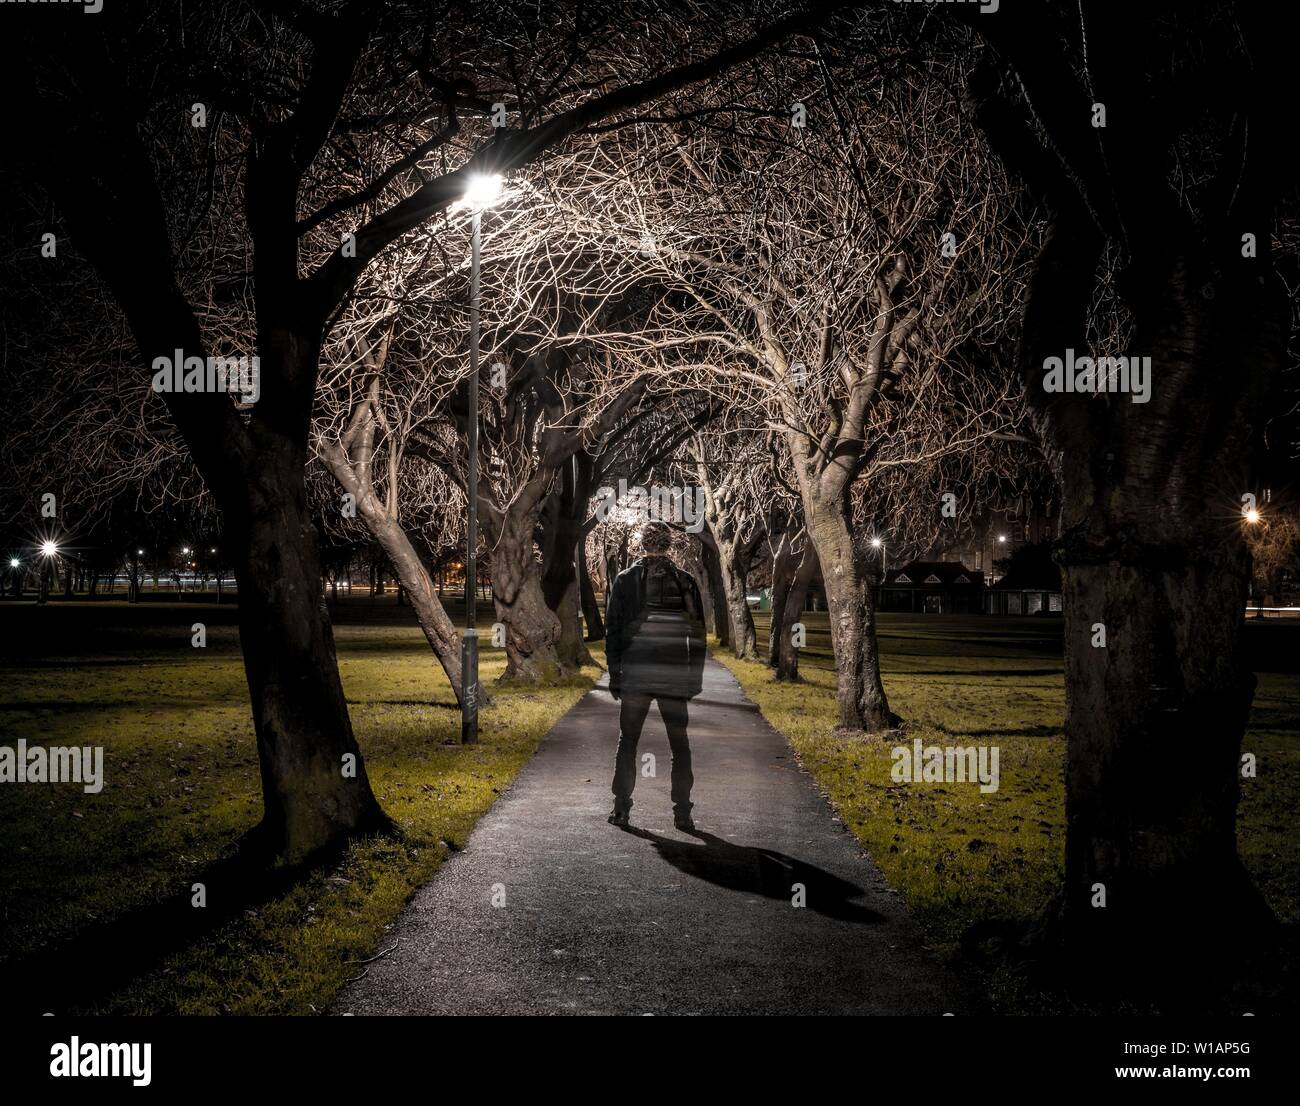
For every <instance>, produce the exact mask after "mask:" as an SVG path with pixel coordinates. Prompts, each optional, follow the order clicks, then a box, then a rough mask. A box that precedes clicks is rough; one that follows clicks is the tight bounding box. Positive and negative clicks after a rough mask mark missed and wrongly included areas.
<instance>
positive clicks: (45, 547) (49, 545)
mask: <svg viewBox="0 0 1300 1106" xmlns="http://www.w3.org/2000/svg"><path fill="white" fill-rule="evenodd" d="M58 551H59V547H58V546H57V545H55V544H54V542H52V541H47V542H42V543H41V552H42V553H44V554H45V556H47V557H53V556H54V554H55V553H57V552H58Z"/></svg>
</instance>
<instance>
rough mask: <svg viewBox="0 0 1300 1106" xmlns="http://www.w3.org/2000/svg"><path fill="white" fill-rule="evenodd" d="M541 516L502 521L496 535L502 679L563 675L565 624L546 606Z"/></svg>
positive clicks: (500, 518)
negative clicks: (539, 548) (539, 551)
mask: <svg viewBox="0 0 1300 1106" xmlns="http://www.w3.org/2000/svg"><path fill="white" fill-rule="evenodd" d="M535 526H536V517H535V513H533V512H529V513H526V514H525V515H523V516H520V515H517V514H515V513H514V512H508V513H506V514H505V515H499V516H498V521H497V526H496V527H494V530H495V532H494V533H493V534H492V543H493V548H492V601H493V603H494V605H495V607H496V613H497V618H498V620H499V621H501V622H502V623H504V624H505V628H506V670H505V672H504V673H503V675H502V679H519V680H549V679H553V678H555V677H556V676H557V675H560V674H562V672H563V665H562V664H561V662H560V655H559V652H558V648H557V646H558V643H559V640H560V620H559V618H557V617H556V615H555V612H554V611H552V610H551V609H550V608H549V607H548V606H547V605H546V596H545V595H544V594H543V592H542V581H541V571H540V568H539V566H538V564H537V557H536V555H535V553H534V544H533V531H534V529H535Z"/></svg>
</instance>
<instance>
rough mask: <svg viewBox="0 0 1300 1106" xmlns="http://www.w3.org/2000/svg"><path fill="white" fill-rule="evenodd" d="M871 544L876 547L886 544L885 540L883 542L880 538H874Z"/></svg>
mask: <svg viewBox="0 0 1300 1106" xmlns="http://www.w3.org/2000/svg"><path fill="white" fill-rule="evenodd" d="M871 544H872V546H873V547H874V548H876V549H879V548H880V547H881V546H882V545H883V544H884V542H882V541H881V540H880V539H879V538H872V539H871Z"/></svg>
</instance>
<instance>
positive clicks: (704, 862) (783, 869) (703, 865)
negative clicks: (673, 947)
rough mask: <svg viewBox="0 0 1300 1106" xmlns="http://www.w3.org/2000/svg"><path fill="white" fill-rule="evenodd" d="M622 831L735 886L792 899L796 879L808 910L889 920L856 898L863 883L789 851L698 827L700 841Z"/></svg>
mask: <svg viewBox="0 0 1300 1106" xmlns="http://www.w3.org/2000/svg"><path fill="white" fill-rule="evenodd" d="M623 832H624V833H630V834H632V835H633V836H635V837H640V838H642V839H644V840H646V841H649V842H650V843H651V844H653V845H654V847H655V849H656V851H658V853H659V855H660V856H662V857H663V858H664V859H665V860H666V861H668V863H669V864H671V865H672V866H673V867H674V868H676V869H677V870H678V871H680V872H685V873H686V874H687V875H689V876H694V877H695V878H696V879H702V880H706V881H707V882H709V883H715V884H717V885H718V886H719V887H725V888H727V889H728V890H730V891H742V892H745V893H747V894H758V895H763V896H764V897H766V898H769V899H784V900H785V901H786V902H790V901H791V899H792V898H793V896H794V893H795V892H794V885H795V884H796V883H801V884H803V886H804V892H805V898H804V901H805V902H806V904H807V907H808V909H809V910H815V911H816V912H817V913H818V914H824V915H826V916H827V917H830V918H837V919H839V920H841V921H846V922H858V923H862V924H873V923H876V922H882V921H884V918H883V917H882V916H881V915H879V914H877V913H876V912H875V911H874V910H870V909H868V908H867V907H865V906H862V905H861V904H860V903H856V902H853V901H851V900H853V899H857V898H860V897H861V896H862V895H863V894H865V892H864V891H863V890H862V888H861V887H858V886H857V885H856V884H853V883H850V882H849V881H848V880H844V879H840V877H839V876H836V875H832V874H831V873H830V872H827V871H825V870H824V869H822V868H818V867H816V866H815V865H812V864H807V863H805V862H804V861H802V860H796V859H795V858H794V857H792V856H786V855H785V853H779V852H776V851H775V850H773V849H763V848H756V847H753V846H749V845H733V844H732V843H731V842H730V841H724V840H723V839H722V838H721V837H718V836H716V835H714V834H712V833H705V832H704V831H703V830H698V829H697V830H694V831H692V832H691V835H692V836H693V837H696V838H698V839H699V841H700V842H702V843H701V844H696V843H695V842H693V841H680V840H677V839H676V838H673V837H663V836H661V835H659V834H657V833H652V832H651V831H650V830H647V829H642V828H641V827H639V826H627V827H625V828H624V831H623Z"/></svg>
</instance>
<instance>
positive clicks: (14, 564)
mask: <svg viewBox="0 0 1300 1106" xmlns="http://www.w3.org/2000/svg"><path fill="white" fill-rule="evenodd" d="M9 567H10V568H17V567H18V558H17V557H10V558H9Z"/></svg>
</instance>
